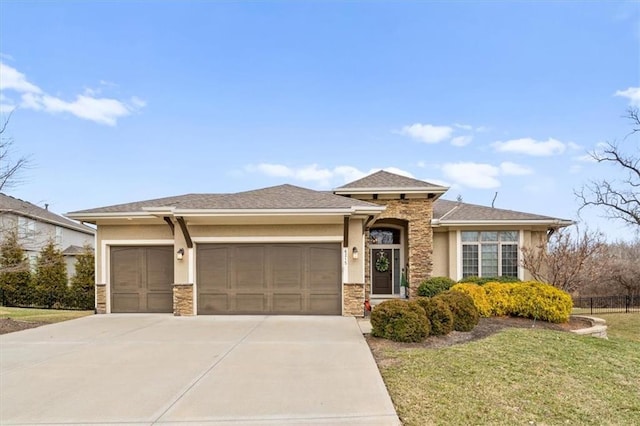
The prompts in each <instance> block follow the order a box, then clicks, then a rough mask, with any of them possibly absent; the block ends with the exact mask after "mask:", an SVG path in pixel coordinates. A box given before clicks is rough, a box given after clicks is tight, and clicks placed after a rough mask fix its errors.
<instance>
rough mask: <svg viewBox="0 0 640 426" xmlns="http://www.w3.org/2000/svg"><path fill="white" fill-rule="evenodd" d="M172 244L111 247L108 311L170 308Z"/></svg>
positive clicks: (171, 310)
mask: <svg viewBox="0 0 640 426" xmlns="http://www.w3.org/2000/svg"><path fill="white" fill-rule="evenodd" d="M172 284H173V246H151V247H111V312H150V313H160V312H173V289H172Z"/></svg>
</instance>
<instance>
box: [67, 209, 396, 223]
mask: <svg viewBox="0 0 640 426" xmlns="http://www.w3.org/2000/svg"><path fill="white" fill-rule="evenodd" d="M384 209H385V208H384V206H352V207H340V208H307V209H176V208H172V209H167V208H155V207H147V208H144V210H145V211H142V212H140V211H137V212H101V213H98V212H94V213H80V212H77V213H68V214H67V215H66V216H67V217H68V218H70V219H75V220H82V221H84V222H95V221H96V220H104V219H125V218H131V219H152V218H157V217H159V216H183V217H207V216H210V217H224V216H291V215H296V216H331V215H336V216H344V215H352V214H372V215H377V214H380V213H381V212H383V211H384Z"/></svg>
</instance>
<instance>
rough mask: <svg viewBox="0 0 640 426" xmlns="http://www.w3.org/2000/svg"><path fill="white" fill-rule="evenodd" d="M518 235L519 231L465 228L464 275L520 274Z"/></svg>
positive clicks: (462, 237)
mask: <svg viewBox="0 0 640 426" xmlns="http://www.w3.org/2000/svg"><path fill="white" fill-rule="evenodd" d="M518 235H519V234H518V231H489V232H486V231H485V232H479V231H463V232H462V234H461V240H462V277H463V278H464V277H469V276H479V277H497V276H510V277H517V276H518Z"/></svg>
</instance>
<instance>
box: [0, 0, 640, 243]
mask: <svg viewBox="0 0 640 426" xmlns="http://www.w3.org/2000/svg"><path fill="white" fill-rule="evenodd" d="M0 55H1V56H0V62H1V63H2V68H1V74H0V89H1V98H0V108H1V110H2V113H3V116H5V117H6V114H7V112H8V111H10V110H13V109H14V108H15V111H14V112H13V115H12V117H11V121H10V123H9V127H8V130H7V132H6V135H7V136H10V137H12V138H13V139H14V151H15V154H22V155H31V158H32V167H31V168H30V169H28V170H25V172H24V173H23V182H22V183H21V184H20V185H18V186H16V187H15V188H12V189H11V190H9V191H7V192H8V193H9V194H11V195H13V196H16V197H19V198H22V199H25V200H28V201H31V202H34V203H38V204H40V205H42V204H44V203H48V204H49V205H50V208H51V209H52V210H53V211H55V212H58V213H65V212H68V211H73V210H79V209H85V208H92V207H98V206H104V205H110V204H116V203H121V202H128V201H136V200H142V199H149V198H156V197H162V196H169V195H176V194H183V193H190V192H236V191H241V190H248V189H255V188H261V187H266V186H271V185H277V184H280V183H285V182H286V183H291V184H295V185H299V186H304V187H308V188H313V189H331V188H334V187H337V186H340V185H342V184H344V183H345V182H348V181H351V180H354V179H356V178H359V177H361V176H363V175H364V174H366V173H368V172H369V171H371V170H377V169H380V168H388V169H389V170H391V171H396V172H400V173H405V174H408V175H410V176H413V177H416V178H418V179H423V180H427V181H430V182H433V183H440V184H446V185H448V186H451V189H450V190H449V192H448V193H447V195H446V196H445V198H449V199H455V198H456V197H457V196H458V195H461V196H462V198H463V200H464V201H466V202H470V203H477V204H484V205H490V204H491V200H492V199H493V197H494V194H495V192H496V191H497V192H498V196H497V199H496V202H495V206H496V207H500V208H508V209H514V210H520V211H527V212H532V213H540V214H547V215H551V216H557V217H562V218H567V219H576V218H577V216H576V211H577V208H578V203H577V201H576V199H575V197H574V195H573V191H574V189H576V188H579V187H580V186H581V185H582V184H583V183H585V182H587V181H588V180H590V179H597V178H601V177H607V178H610V179H621V178H623V177H624V176H623V175H622V174H620V173H619V172H618V171H617V170H616V169H613V168H609V167H606V166H604V165H596V164H594V163H592V162H589V161H587V157H586V156H585V155H586V153H587V151H589V150H592V149H597V144H598V143H602V142H603V141H622V140H623V138H624V137H625V135H626V134H627V133H628V132H629V130H630V127H629V124H628V122H626V121H625V120H624V119H623V118H622V115H623V114H624V113H625V111H626V109H627V108H628V107H629V106H638V105H640V3H638V2H614V1H610V2H604V1H603V2H541V1H537V2H497V1H491V2H390V1H389V2H385V1H372V2H367V1H357V2H338V1H332V2H320V1H314V2H310V1H297V2H294V1H277V2H269V1H267V2H242V3H241V2H231V1H227V2H205V1H197V2H196V1H181V2H178V1H164V2H159V1H157V2H152V1H143V2H120V1H102V2H80V1H66V2H61V1H50V2H33V1H25V2H17V1H1V2H0ZM625 143H628V144H635V145H636V146H637V144H638V139H637V138H635V139H627V140H626V141H625ZM600 215H601V212H599V211H596V210H589V211H584V212H583V215H582V219H583V221H584V222H586V223H587V224H588V225H589V226H590V227H591V228H599V229H601V230H602V231H604V232H606V233H607V234H608V236H609V238H611V239H615V238H623V237H626V236H628V234H629V229H627V228H624V227H623V225H622V224H619V223H615V222H611V221H606V220H603V219H601V218H600V217H599V216H600Z"/></svg>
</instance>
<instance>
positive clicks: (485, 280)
mask: <svg viewBox="0 0 640 426" xmlns="http://www.w3.org/2000/svg"><path fill="white" fill-rule="evenodd" d="M458 282H459V283H473V284H478V285H485V284H486V283H517V282H520V279H519V278H518V277H510V276H507V275H503V276H500V277H466V278H463V279H461V280H460V281H458Z"/></svg>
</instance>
